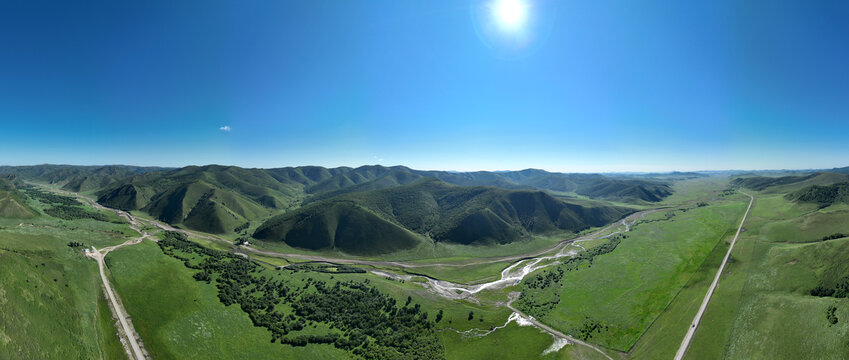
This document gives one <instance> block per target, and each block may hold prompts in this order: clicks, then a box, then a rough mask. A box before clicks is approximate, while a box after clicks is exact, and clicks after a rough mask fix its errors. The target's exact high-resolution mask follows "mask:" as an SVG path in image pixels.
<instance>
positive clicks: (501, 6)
mask: <svg viewBox="0 0 849 360" xmlns="http://www.w3.org/2000/svg"><path fill="white" fill-rule="evenodd" d="M491 9H492V15H493V17H494V18H495V21H496V22H497V23H498V26H499V27H500V28H501V29H502V30H508V31H516V30H519V29H521V28H522V27H523V26H524V25H525V22H526V21H527V19H528V4H527V3H526V2H525V1H523V0H494V1H493V3H492V5H491Z"/></svg>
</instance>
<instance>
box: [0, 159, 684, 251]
mask: <svg viewBox="0 0 849 360" xmlns="http://www.w3.org/2000/svg"><path fill="white" fill-rule="evenodd" d="M0 173H6V174H15V175H17V176H19V177H20V178H23V179H27V180H31V181H36V182H43V183H49V184H54V185H58V186H60V187H62V188H63V189H65V190H69V191H78V192H88V193H94V194H95V195H96V196H97V201H98V202H99V203H101V204H103V205H105V206H109V207H113V208H118V209H122V210H128V211H143V212H146V213H148V214H149V215H151V216H153V217H155V218H157V219H159V220H161V221H164V222H167V223H169V224H172V225H181V226H184V227H186V228H189V229H194V230H199V231H204V232H209V233H217V234H226V233H232V231H234V229H236V228H243V227H244V224H246V223H248V222H251V221H262V220H263V219H269V218H270V219H271V220H268V221H267V222H266V223H264V224H263V225H262V226H261V228H260V229H258V230H257V231H256V236H258V237H259V238H264V239H272V240H283V241H285V242H287V243H289V244H290V245H293V246H299V247H304V248H310V249H318V248H338V249H340V250H342V251H346V252H351V253H358V252H359V253H371V252H374V251H392V250H397V249H406V248H410V247H414V246H416V245H417V244H419V243H420V242H421V241H423V240H427V239H431V240H433V241H447V242H454V243H460V244H495V243H509V242H512V241H515V240H516V239H520V238H523V237H525V236H527V235H528V234H538V233H544V232H547V231H554V230H569V231H574V230H578V229H582V228H584V227H587V226H597V225H602V224H604V223H607V222H610V221H613V220H615V219H617V218H619V217H621V216H622V214H624V213H627V212H628V211H629V210H627V209H624V208H618V207H607V206H599V207H596V206H587V205H577V204H573V203H568V202H564V201H562V200H559V197H562V196H563V195H566V196H573V197H574V196H578V195H580V196H584V197H588V198H591V199H599V200H612V201H619V202H626V203H635V204H646V203H650V202H657V201H660V200H662V199H663V198H664V197H666V196H668V195H669V194H671V192H672V190H671V188H670V182H669V181H668V180H662V179H657V178H651V177H638V176H623V175H616V176H607V175H599V174H563V173H552V172H547V171H544V170H537V169H527V170H521V171H503V172H490V171H478V172H451V171H423V170H414V169H410V168H407V167H403V166H393V167H385V166H379V165H375V166H361V167H358V168H351V167H338V168H324V167H319V166H300V167H285V168H274V169H246V168H240V167H235V166H219V165H208V166H188V167H183V168H177V169H168V168H154V167H133V166H121V165H117V166H70V165H37V166H19V167H9V166H4V167H0ZM406 197H409V199H408V200H404V199H406ZM589 203H592V202H591V201H590V202H589ZM387 204H392V205H391V206H389V205H387ZM407 208H409V209H407ZM405 209H406V210H405ZM412 210H415V211H412ZM304 219H309V220H304ZM299 234H300V235H299ZM387 239H390V240H387ZM428 241H430V240H428Z"/></svg>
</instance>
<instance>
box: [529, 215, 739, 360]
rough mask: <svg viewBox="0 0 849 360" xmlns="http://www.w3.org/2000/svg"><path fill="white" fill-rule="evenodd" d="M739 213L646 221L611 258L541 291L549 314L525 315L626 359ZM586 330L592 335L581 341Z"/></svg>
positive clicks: (600, 259)
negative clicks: (625, 354)
mask: <svg viewBox="0 0 849 360" xmlns="http://www.w3.org/2000/svg"><path fill="white" fill-rule="evenodd" d="M745 206H746V204H745V203H744V202H743V201H742V199H732V200H727V201H718V202H715V203H714V204H712V205H709V206H704V207H695V208H691V209H689V210H688V211H686V212H684V211H680V210H679V211H675V212H674V215H673V216H672V217H669V215H668V212H659V213H655V214H651V215H649V216H647V217H646V218H645V219H644V221H643V222H641V223H638V224H637V225H636V226H635V227H634V228H633V229H632V231H631V232H629V233H628V234H627V238H625V239H624V240H622V241H621V243H620V244H619V246H618V247H617V248H616V249H615V251H613V252H612V253H610V254H604V255H600V256H598V257H597V258H596V259H595V260H594V261H593V262H592V263H591V264H590V265H588V266H587V265H582V266H580V267H579V268H578V269H576V270H571V271H566V272H565V275H563V278H562V280H561V281H560V284H561V286H550V287H548V288H545V289H544V290H542V291H540V292H539V294H538V295H537V296H539V297H540V299H539V302H542V303H544V302H549V301H552V300H553V299H555V298H559V302H558V303H557V305H556V306H555V307H554V308H553V310H551V311H547V312H546V311H543V312H542V313H539V314H534V313H531V315H535V316H538V318H540V319H541V320H542V321H544V322H546V323H548V324H550V325H551V326H553V327H555V328H557V329H562V330H564V331H566V332H567V333H571V334H573V335H575V336H579V337H584V338H586V339H588V340H589V341H591V342H595V343H598V344H600V345H603V346H606V347H609V348H612V349H616V350H619V351H628V350H629V349H630V348H631V346H633V344H634V343H635V342H636V341H637V339H639V337H640V336H641V335H642V334H643V332H644V331H645V330H646V329H647V328H648V327H649V326H650V325H651V324H652V322H653V321H654V320H655V319H656V318H657V316H658V315H659V314H660V313H661V312H662V311H663V310H664V309H665V308H666V307H667V305H668V304H669V303H670V301H672V299H673V298H674V297H675V295H676V294H678V292H679V291H680V289H681V288H682V287H683V286H684V285H685V284H687V283H688V281H690V279H691V278H692V276H693V274H694V273H696V272H697V271H698V270H699V268H700V266H701V265H702V263H703V262H704V260H705V259H706V258H707V257H708V255H709V254H710V253H711V252H712V251H713V250H714V248H715V247H716V245H717V243H718V242H719V241H720V240H721V239H722V238H723V237H724V234H727V233H728V232H729V231H732V230H734V228H736V224H735V223H736V221H738V220H739V218H740V217H741V216H742V213H743V211H744V210H745ZM667 218H668V219H667ZM551 271H554V269H550V270H545V271H544V272H543V274H541V275H540V276H545V275H544V274H545V273H546V272H551ZM530 281H531V280H529V282H530ZM523 291H524V290H523ZM588 326H589V327H591V328H592V327H594V326H597V329H596V331H593V332H591V333H590V335H589V336H582V334H581V330H582V329H587V327H588Z"/></svg>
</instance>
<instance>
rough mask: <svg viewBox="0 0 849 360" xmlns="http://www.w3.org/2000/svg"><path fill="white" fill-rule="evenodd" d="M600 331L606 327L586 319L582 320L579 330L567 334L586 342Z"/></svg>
mask: <svg viewBox="0 0 849 360" xmlns="http://www.w3.org/2000/svg"><path fill="white" fill-rule="evenodd" d="M602 330H607V325H604V324H602V323H601V322H600V321H598V320H596V319H593V318H590V317H586V318H584V322H583V323H582V324H581V327H580V328H578V329H571V330H569V331H567V332H568V333H569V335H572V336H574V337H576V338H578V339H581V340H584V341H587V340H589V339H590V338H591V337H593V335H595V334H597V333H601V331H602Z"/></svg>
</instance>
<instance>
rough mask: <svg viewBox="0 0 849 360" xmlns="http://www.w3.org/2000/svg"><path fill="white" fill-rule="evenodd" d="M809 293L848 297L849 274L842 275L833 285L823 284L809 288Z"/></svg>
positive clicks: (822, 295)
mask: <svg viewBox="0 0 849 360" xmlns="http://www.w3.org/2000/svg"><path fill="white" fill-rule="evenodd" d="M811 295H813V296H819V297H835V298H849V276H844V277H843V278H842V279H840V280H839V281H837V283H836V284H834V286H826V285H823V284H820V285H817V287H815V288H813V290H811Z"/></svg>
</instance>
